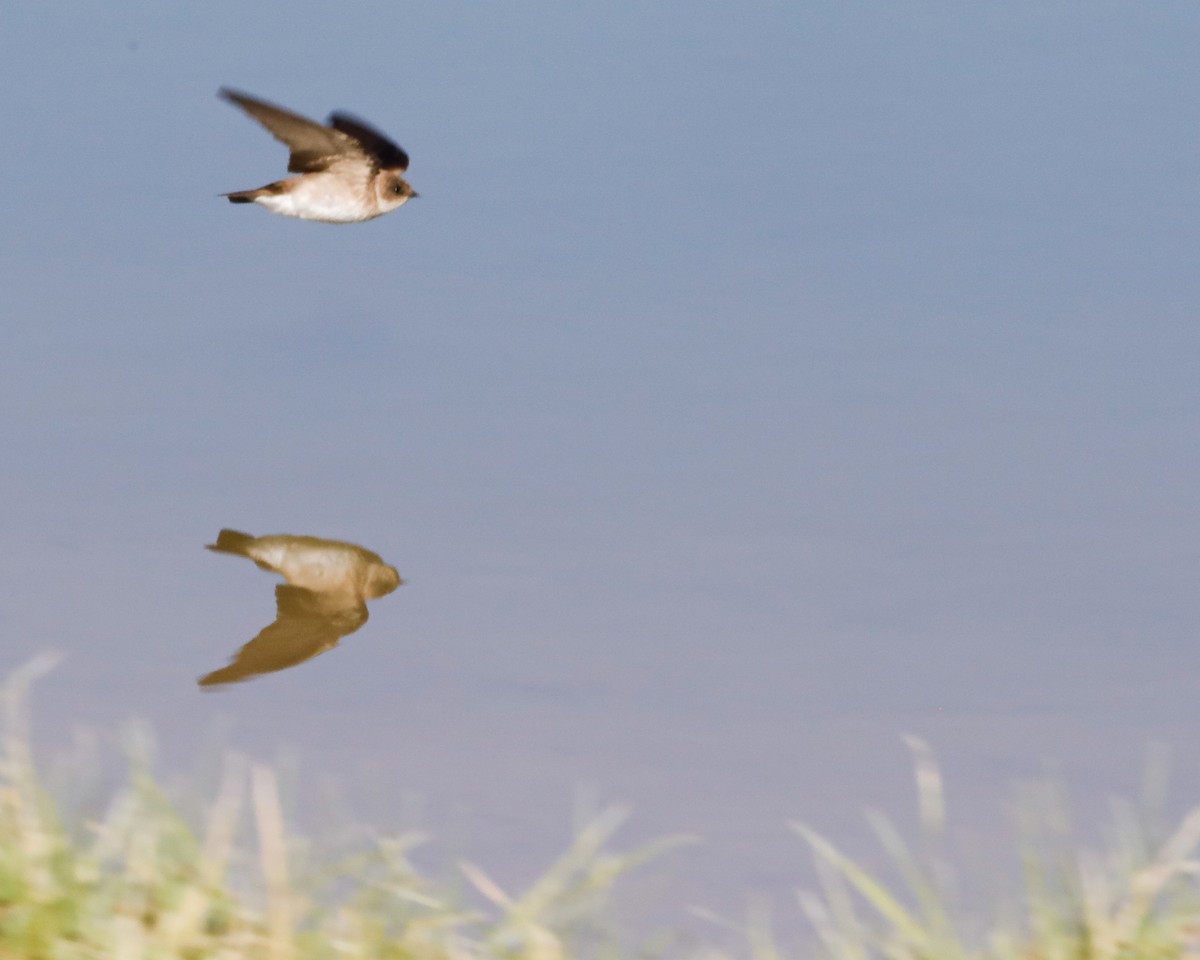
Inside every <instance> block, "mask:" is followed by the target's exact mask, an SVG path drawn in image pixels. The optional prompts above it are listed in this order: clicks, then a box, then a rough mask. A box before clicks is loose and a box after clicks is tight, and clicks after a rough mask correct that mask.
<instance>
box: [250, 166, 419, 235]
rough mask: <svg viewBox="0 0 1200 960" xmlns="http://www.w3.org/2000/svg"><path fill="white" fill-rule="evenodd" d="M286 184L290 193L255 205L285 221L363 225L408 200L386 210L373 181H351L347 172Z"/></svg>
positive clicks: (311, 176)
mask: <svg viewBox="0 0 1200 960" xmlns="http://www.w3.org/2000/svg"><path fill="white" fill-rule="evenodd" d="M285 182H286V183H287V184H288V189H287V190H284V191H283V192H282V193H274V194H269V195H264V196H261V197H258V198H256V199H255V201H254V202H255V203H257V204H260V205H261V206H264V207H266V208H267V209H268V210H270V211H271V212H272V213H278V214H280V215H282V216H285V217H298V218H299V219H301V220H320V221H322V222H324V223H360V222H361V221H363V220H373V219H374V218H375V217H379V216H382V215H383V214H385V213H390V212H391V211H392V210H395V209H396V208H397V207H400V206H403V205H404V203H405V201H406V200H407V199H408V198H407V197H399V198H396V199H397V201H398V202H395V201H392V202H390V203H389V204H388V205H387V206H386V207H383V206H381V204H380V203H379V200H378V199H377V197H376V195H375V190H374V189H373V185H372V184H371V182H370V181H369V180H367V179H365V178H363V179H358V178H355V179H353V180H350V179H348V178H347V176H346V174H345V172H344V170H343V171H339V172H334V171H328V172H324V173H308V174H305V175H304V176H302V177H296V178H294V179H292V180H288V181H285Z"/></svg>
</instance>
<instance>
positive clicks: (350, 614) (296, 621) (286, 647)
mask: <svg viewBox="0 0 1200 960" xmlns="http://www.w3.org/2000/svg"><path fill="white" fill-rule="evenodd" d="M208 549H209V550H214V551H216V552H217V553H231V554H234V555H235V556H239V557H247V558H249V559H250V560H253V561H254V562H255V563H256V564H258V566H260V567H262V568H263V569H264V570H270V571H271V572H272V573H278V574H282V576H283V578H284V579H285V580H287V583H281V584H278V585H277V586H276V587H275V607H276V614H275V620H274V622H273V623H271V624H268V625H267V626H266V627H264V628H263V629H262V630H261V631H259V633H258V635H257V636H256V637H255V638H254V639H253V640H251V641H250V642H249V643H247V644H246V645H245V646H243V647H242V648H241V649H240V650H239V651H238V652H237V653H236V654H235V655H234V657H233V660H232V662H231V663H230V664H229V665H228V666H226V667H222V668H221V669H220V670H214V671H213V672H212V673H209V674H206V675H205V676H203V677H201V678H200V680H199V684H200V686H202V687H215V686H220V685H221V684H226V683H236V682H238V681H240V680H249V679H250V678H251V677H256V676H258V675H260V674H263V673H273V672H274V671H276V670H284V669H286V668H288V667H294V666H296V665H297V664H301V663H303V662H304V661H305V660H311V659H312V658H313V657H315V656H317V655H319V654H322V653H324V652H325V651H326V650H331V649H333V648H334V647H336V646H337V645H338V642H339V641H340V640H341V639H342V637H345V636H349V635H350V634H351V633H353V632H354V631H355V630H357V629H358V628H359V627H361V626H362V625H363V624H364V623H366V622H367V604H366V601H367V600H373V599H375V598H377V597H382V596H386V595H387V594H389V593H391V592H392V591H393V590H395V589H396V588H397V587H398V586H400V584H401V583H403V581H402V580H401V579H400V574H398V573H397V572H396V568H395V567H391V566H388V565H387V564H386V563H384V562H383V560H382V559H381V558H380V556H379V554H377V553H373V552H371V551H370V550H366V549H364V548H363V547H360V546H357V545H356V544H353V543H343V542H341V541H340V540H322V539H320V538H319V537H300V536H292V535H290V534H278V533H277V534H271V535H269V536H265V537H252V536H250V535H249V534H247V533H239V532H238V531H237V530H222V531H221V532H220V534H218V536H217V542H216V543H213V544H210V545H209V547H208Z"/></svg>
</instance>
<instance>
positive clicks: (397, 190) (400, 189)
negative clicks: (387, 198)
mask: <svg viewBox="0 0 1200 960" xmlns="http://www.w3.org/2000/svg"><path fill="white" fill-rule="evenodd" d="M403 192H404V185H403V184H401V183H396V184H393V185H392V193H403Z"/></svg>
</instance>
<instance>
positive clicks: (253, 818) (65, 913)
mask: <svg viewBox="0 0 1200 960" xmlns="http://www.w3.org/2000/svg"><path fill="white" fill-rule="evenodd" d="M50 666H51V661H50V660H49V659H46V658H43V659H39V660H37V661H35V662H33V663H31V664H29V665H27V666H26V667H24V668H23V669H21V670H19V671H17V673H16V674H14V675H13V676H12V677H11V678H10V680H9V681H8V683H7V685H6V686H5V688H4V690H3V704H2V705H3V709H4V715H5V716H4V728H3V745H2V746H3V755H2V757H0V960H17V958H30V960H41V958H46V960H51V958H53V960H72V958H105V960H110V958H111V960H143V958H144V960H156V958H162V960H176V958H186V960H205V958H228V960H240V958H263V960H308V958H318V957H319V958H323V960H324V958H338V957H345V958H360V957H362V958H367V957H370V958H384V960H490V958H497V960H501V958H503V960H526V958H527V960H566V958H584V957H596V958H600V960H610V958H611V960H616V958H619V957H625V956H629V955H634V956H639V957H644V956H647V951H646V949H645V948H642V949H640V950H639V949H634V948H631V947H629V946H627V945H625V944H623V943H621V942H620V941H619V940H618V938H617V937H616V935H615V934H614V933H613V932H612V931H613V928H612V927H611V926H610V925H609V913H610V909H609V904H610V896H611V894H612V892H613V890H614V887H615V885H617V884H618V883H619V882H620V880H621V878H622V877H623V876H624V875H625V874H626V873H628V871H630V870H631V869H633V868H635V867H636V866H638V865H640V864H642V863H644V862H645V861H646V860H648V859H651V858H653V857H655V856H657V855H659V854H660V853H662V852H663V851H664V850H666V849H668V848H670V847H672V846H674V845H676V844H678V843H679V842H681V838H672V839H667V840H664V841H661V842H659V843H656V844H652V845H650V846H648V847H644V848H642V849H639V850H635V851H632V852H625V853H613V852H611V851H610V849H609V845H610V842H611V840H612V838H613V835H614V833H615V832H616V831H617V829H618V827H619V826H620V823H621V821H622V820H623V818H624V811H622V810H618V809H613V810H609V811H606V812H605V813H602V814H601V815H600V816H599V817H597V818H596V819H595V820H593V821H592V822H591V823H590V824H588V825H587V826H585V827H584V828H583V829H582V830H580V831H579V833H578V834H577V836H576V838H575V840H574V843H573V844H572V845H571V846H570V848H569V849H568V850H567V851H566V853H564V854H563V855H562V857H561V858H559V860H558V861H557V862H556V863H554V864H552V865H551V866H550V867H549V869H548V870H547V871H546V872H545V873H544V874H543V875H542V877H541V878H540V879H538V880H537V881H535V882H534V883H533V884H532V885H531V886H530V887H529V889H528V890H526V891H524V892H523V893H521V894H514V893H510V892H508V891H505V890H503V889H501V887H500V886H499V885H498V884H497V883H496V882H495V881H494V880H493V879H492V878H491V877H490V876H489V875H488V874H487V873H486V872H485V871H484V870H483V869H482V868H481V867H479V866H478V865H475V864H471V863H460V864H458V870H459V872H460V874H461V876H462V877H463V879H464V884H462V885H460V886H458V887H456V888H455V889H454V890H450V889H447V887H446V885H445V884H442V885H439V884H436V883H434V882H432V881H431V880H429V879H428V878H427V877H425V876H422V875H421V874H420V873H419V872H418V870H417V868H416V867H415V866H414V864H413V861H412V857H411V853H412V851H413V849H414V847H415V846H416V845H417V844H418V843H419V842H420V838H418V837H416V836H412V835H399V836H384V837H377V838H376V839H375V840H374V841H372V842H370V843H368V844H366V845H365V846H364V847H363V848H362V849H358V850H356V851H354V852H353V853H352V854H350V855H346V856H341V857H333V858H325V859H321V860H319V861H318V860H317V858H315V857H314V856H313V854H312V851H311V847H310V846H309V845H307V844H306V843H305V842H304V841H303V839H302V838H300V837H298V836H297V835H295V834H294V833H293V832H290V831H289V829H288V828H287V826H286V824H285V822H284V817H283V814H282V812H281V804H280V797H279V789H278V785H277V783H276V779H275V776H274V774H273V773H272V771H271V770H270V769H268V768H267V767H264V766H261V765H257V764H250V763H247V762H245V761H239V760H237V759H233V760H231V761H230V762H229V763H228V764H227V767H226V771H225V775H224V778H223V782H222V784H221V786H220V788H219V790H218V791H217V795H216V797H215V798H214V799H213V801H212V802H211V803H210V804H209V805H208V807H207V810H206V811H205V814H204V815H203V816H202V817H200V818H197V819H198V821H199V822H192V820H190V819H189V818H188V817H186V816H185V815H183V814H182V813H181V812H180V810H179V807H178V806H177V805H176V804H174V803H172V802H171V801H170V800H169V799H168V797H167V795H166V793H165V792H164V791H163V789H162V788H161V787H160V786H159V785H158V784H157V782H156V781H155V779H154V777H153V776H152V775H151V772H150V769H149V764H148V763H146V762H145V761H144V760H142V759H139V754H138V753H137V752H136V751H134V752H133V753H132V755H131V760H130V764H129V769H128V773H127V777H126V781H125V783H124V784H123V785H122V786H120V787H119V788H118V789H117V790H116V791H115V792H114V795H113V796H112V798H111V800H109V802H108V803H107V805H106V806H105V807H104V808H103V809H102V810H100V811H97V812H95V814H94V816H93V817H92V818H91V819H86V820H84V821H82V822H80V823H78V824H75V823H67V822H66V818H65V817H64V816H63V815H62V814H61V813H60V810H61V808H60V807H59V806H58V805H57V804H56V801H55V799H54V798H53V797H52V796H51V795H50V794H49V792H48V791H47V790H46V789H45V788H44V786H43V784H42V780H41V778H40V776H39V773H38V771H37V769H36V768H35V766H34V763H33V760H32V757H31V753H30V749H29V734H28V723H27V716H26V713H25V699H26V693H27V689H28V686H29V684H30V683H31V682H33V680H35V679H36V677H37V676H38V675H39V674H41V673H43V672H45V670H47V669H49V667H50ZM910 746H911V747H912V749H913V751H914V755H915V758H916V764H915V766H916V774H917V785H918V790H917V795H918V809H919V813H920V823H921V827H920V836H919V838H918V839H917V842H916V844H915V846H914V845H911V844H910V843H909V842H908V841H906V840H905V839H904V838H903V837H902V836H901V834H900V832H899V831H897V830H896V829H895V828H894V826H893V825H892V824H891V823H890V822H889V821H888V820H886V819H885V818H883V817H881V816H878V815H871V817H870V821H871V825H872V827H873V829H874V831H875V833H876V835H877V836H878V838H879V840H880V842H881V844H882V846H883V848H884V851H885V852H886V854H887V856H888V857H889V858H890V860H891V868H890V869H891V872H892V873H893V874H895V875H896V876H897V877H899V878H900V879H899V880H898V881H897V882H894V883H892V884H891V885H889V884H888V883H885V882H884V881H883V880H881V879H880V878H879V877H878V876H877V875H875V874H872V873H871V872H869V871H868V870H866V869H865V868H863V867H862V866H860V865H859V864H857V863H855V862H854V861H852V860H851V859H850V858H848V857H846V856H845V855H844V854H843V853H842V852H841V851H840V850H839V849H838V848H837V847H836V846H835V845H834V844H832V843H831V842H830V841H829V840H828V839H826V838H825V837H823V836H822V835H820V834H819V833H817V832H815V831H813V830H812V829H810V828H809V827H807V826H805V825H802V824H792V825H791V828H792V829H793V830H794V831H795V832H796V833H797V834H798V835H799V837H800V838H801V839H802V841H803V842H804V843H807V845H808V847H809V848H810V850H811V853H812V855H813V860H814V864H815V867H816V870H815V875H816V878H817V889H815V890H812V891H802V892H800V894H799V905H800V908H801V910H802V912H803V913H804V915H805V916H807V918H808V920H809V921H810V922H811V925H812V929H813V930H814V932H815V937H814V940H813V942H812V943H809V944H805V945H803V946H794V947H789V948H788V949H786V950H785V949H784V948H783V947H781V946H780V945H779V943H778V942H777V940H776V938H775V937H774V936H773V935H772V933H771V924H770V921H769V918H768V917H767V915H766V913H765V911H764V910H762V909H760V908H755V909H753V910H752V911H751V917H750V920H749V921H748V922H747V923H746V924H745V925H743V926H742V927H741V929H740V939H739V940H737V941H736V942H733V943H730V942H728V938H727V937H721V938H720V939H721V940H722V943H721V945H720V946H717V945H715V941H716V940H717V939H718V936H717V933H716V931H714V945H713V946H711V947H703V946H701V947H696V946H690V947H687V948H686V949H685V948H683V947H679V946H676V947H674V948H671V947H663V948H659V949H658V950H657V951H656V952H665V953H675V954H680V953H687V954H690V955H692V956H695V957H703V958H706V960H717V958H720V957H725V956H746V957H751V958H753V960H783V958H784V957H789V958H790V957H796V958H801V957H815V956H826V957H828V958H830V960H872V958H889V960H909V958H911V960H966V958H980V960H985V958H995V960H1134V958H1155V960H1158V958H1163V960H1165V958H1176V957H1178V958H1195V960H1200V898H1198V897H1197V892H1198V891H1197V884H1196V874H1197V870H1198V869H1200V864H1198V863H1197V861H1196V859H1195V851H1196V848H1197V845H1198V843H1200V809H1198V810H1196V811H1193V812H1192V813H1190V814H1188V815H1187V816H1186V817H1185V818H1184V819H1183V821H1182V822H1181V823H1180V824H1179V825H1178V826H1177V827H1176V828H1174V829H1173V830H1169V831H1159V830H1155V829H1153V828H1152V827H1151V826H1148V824H1149V823H1150V822H1151V821H1150V820H1148V819H1147V818H1145V817H1143V816H1140V815H1135V814H1134V813H1133V811H1132V810H1131V809H1130V808H1122V809H1121V810H1120V811H1119V812H1118V815H1117V817H1116V824H1115V827H1114V829H1113V830H1111V831H1110V832H1109V835H1108V842H1107V844H1106V845H1105V847H1104V849H1103V851H1102V852H1100V853H1094V854H1087V853H1079V852H1077V850H1076V849H1075V846H1074V842H1073V841H1072V840H1071V839H1070V833H1069V830H1068V829H1067V828H1066V825H1065V818H1064V815H1063V814H1062V810H1061V805H1058V806H1055V805H1051V806H1046V805H1042V806H1041V807H1040V809H1039V810H1038V812H1037V814H1036V815H1031V816H1030V818H1029V819H1030V822H1029V824H1027V825H1026V829H1025V841H1024V845H1023V848H1022V851H1021V857H1022V863H1023V865H1024V873H1025V892H1024V896H1023V897H1022V898H1021V900H1020V901H1019V902H1017V903H1014V904H1012V905H1010V907H1009V908H1008V909H1007V910H1006V911H1002V912H1001V913H1000V916H1001V917H1002V919H1000V920H997V921H996V922H995V923H994V924H992V926H991V928H990V929H984V930H983V931H982V932H981V933H978V934H971V933H968V932H967V930H966V928H964V927H963V925H962V923H961V921H960V920H959V918H958V914H959V910H958V909H957V908H956V906H955V896H956V891H955V889H954V883H953V881H952V879H951V877H952V872H951V869H950V866H949V864H948V863H947V861H946V859H945V857H944V855H943V854H942V853H940V852H939V851H940V850H941V849H942V847H943V839H944V836H943V835H944V832H945V809H944V802H943V793H942V784H941V778H940V774H939V772H938V769H937V767H936V765H935V763H934V761H933V758H932V755H931V754H930V752H929V750H928V748H926V747H925V746H924V745H923V744H922V743H920V742H919V741H915V740H912V741H910ZM244 834H248V836H243V835H244ZM799 847H800V845H799V844H798V848H799ZM972 929H973V928H972Z"/></svg>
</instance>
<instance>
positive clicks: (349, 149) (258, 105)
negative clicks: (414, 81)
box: [220, 87, 366, 173]
mask: <svg viewBox="0 0 1200 960" xmlns="http://www.w3.org/2000/svg"><path fill="white" fill-rule="evenodd" d="M220 95H221V96H222V97H223V98H225V99H226V100H228V101H229V102H230V103H236V104H237V105H238V106H239V107H241V108H242V109H243V110H245V111H246V112H247V113H248V114H250V116H252V117H253V118H254V119H255V120H257V121H258V122H259V123H261V124H262V125H263V126H264V127H266V128H267V129H268V130H270V131H271V133H272V135H274V137H275V139H276V140H279V141H281V142H282V143H286V144H287V146H288V148H289V149H290V150H291V151H292V153H291V156H290V157H289V158H288V170H290V171H291V172H292V173H315V172H317V171H319V170H324V169H326V168H327V167H329V165H330V164H331V163H333V162H334V161H335V160H338V159H341V158H343V157H346V156H355V155H358V156H362V155H363V154H364V153H365V152H366V151H365V150H364V148H363V146H362V145H361V144H360V143H359V141H358V140H357V139H356V138H355V137H354V136H353V135H352V134H347V133H342V132H341V131H338V130H334V129H333V128H332V127H323V126H321V125H320V124H319V123H315V122H314V121H312V120H309V119H308V118H307V117H302V116H300V115H299V114H297V113H292V112H291V111H290V110H284V109H283V107H277V106H275V105H274V104H271V103H265V102H263V101H262V100H256V99H255V98H254V97H251V96H248V95H247V94H244V93H238V92H237V91H236V90H230V89H228V88H227V87H222V88H221V91H220Z"/></svg>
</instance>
